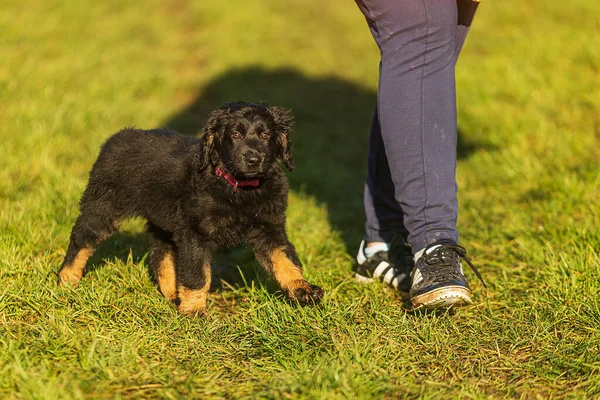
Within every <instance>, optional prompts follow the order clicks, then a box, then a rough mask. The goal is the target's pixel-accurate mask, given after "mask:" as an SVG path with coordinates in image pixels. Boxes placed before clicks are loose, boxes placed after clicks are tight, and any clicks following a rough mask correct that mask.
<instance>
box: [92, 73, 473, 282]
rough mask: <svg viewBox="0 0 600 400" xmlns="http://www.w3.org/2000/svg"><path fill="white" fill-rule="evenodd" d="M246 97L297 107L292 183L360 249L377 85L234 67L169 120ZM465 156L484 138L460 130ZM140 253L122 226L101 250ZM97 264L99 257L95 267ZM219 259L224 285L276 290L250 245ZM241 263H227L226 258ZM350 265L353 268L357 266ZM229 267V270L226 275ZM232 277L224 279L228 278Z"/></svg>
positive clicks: (188, 125)
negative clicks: (472, 138)
mask: <svg viewBox="0 0 600 400" xmlns="http://www.w3.org/2000/svg"><path fill="white" fill-rule="evenodd" d="M236 100H243V101H248V102H266V103H268V104H269V105H279V106H284V107H287V108H290V109H292V111H293V114H294V117H295V126H294V131H293V133H292V141H293V144H294V147H293V153H294V159H295V162H296V172H294V173H291V174H289V175H288V178H289V183H290V188H291V190H293V191H295V192H296V193H304V194H307V195H310V196H313V197H314V198H316V200H317V201H318V202H319V203H321V204H325V205H326V207H327V210H328V216H329V219H330V221H329V222H330V224H331V226H332V228H333V229H335V230H336V231H338V232H340V234H341V236H342V239H343V241H344V244H345V245H346V249H348V251H349V252H350V253H354V251H355V248H356V247H357V246H358V243H359V242H360V240H361V239H362V238H363V226H364V211H363V202H362V196H363V184H364V181H365V176H366V155H367V154H366V153H367V151H366V150H367V139H368V133H369V127H370V121H371V116H372V112H373V108H374V105H375V101H376V93H375V91H373V90H372V89H369V88H365V87H364V86H360V85H357V84H356V83H353V82H350V81H346V80H342V79H339V78H336V77H308V76H306V75H303V74H301V73H299V72H297V71H295V70H291V69H284V70H275V71H269V70H265V69H261V68H258V67H252V68H243V69H237V70H231V71H228V72H226V73H225V74H223V75H221V76H219V77H217V78H216V79H214V80H212V81H211V82H209V83H208V84H207V85H206V86H205V87H203V88H201V90H200V91H199V93H198V95H197V97H196V98H195V99H194V100H193V101H192V102H191V103H190V104H189V105H188V106H187V107H186V108H184V109H182V110H181V111H179V112H177V113H176V114H174V115H172V116H171V117H170V118H168V119H167V120H166V121H165V122H164V123H163V124H162V126H163V127H167V128H171V129H174V130H176V131H178V132H181V133H183V134H186V135H191V136H197V135H199V134H200V133H201V130H202V126H203V124H204V121H206V119H207V117H208V114H209V113H210V112H211V111H212V110H214V109H215V108H217V107H219V106H221V105H223V104H224V103H228V102H232V101H236ZM458 143H459V147H458V157H459V158H465V157H468V155H469V154H470V153H472V152H473V151H475V150H476V149H477V148H479V147H480V146H481V144H479V143H473V142H469V141H465V139H464V135H462V133H461V132H460V131H459V142H458ZM121 244H123V249H121V250H119V251H117V257H120V258H123V259H124V260H127V257H129V251H125V250H124V249H125V248H127V247H130V248H132V249H133V252H132V257H133V261H134V262H136V261H140V260H141V259H142V257H144V256H145V255H146V253H147V251H148V248H149V240H148V239H147V238H141V235H138V236H137V237H136V236H130V235H127V234H123V233H121V234H120V235H119V236H115V237H114V238H112V239H109V241H108V243H107V244H105V245H104V246H102V248H101V249H99V251H98V252H97V255H96V256H94V258H95V259H96V260H97V259H98V258H102V257H106V256H108V255H109V254H111V256H113V255H114V252H113V248H114V247H115V246H116V247H118V248H120V247H121ZM96 265H97V261H96V263H94V264H93V265H92V267H91V269H93V268H95V266H96ZM215 265H216V266H217V267H216V268H215V272H216V273H215V275H216V276H215V278H216V279H215V282H217V284H216V287H223V286H228V285H231V286H246V285H247V284H249V283H250V282H252V281H255V283H257V284H259V285H261V286H265V285H266V286H267V288H268V289H269V291H271V290H270V289H274V290H276V288H274V287H273V286H272V285H271V284H270V283H267V282H269V281H268V280H266V279H264V275H263V274H262V273H261V272H258V273H257V271H260V268H259V267H258V266H257V264H256V262H255V261H254V257H253V255H252V254H250V253H249V252H248V251H247V250H246V249H245V248H244V247H243V246H240V247H238V248H236V249H233V250H232V251H230V252H228V253H227V254H226V255H224V254H220V255H219V256H218V257H217V259H216V261H215ZM227 265H230V266H235V265H237V266H240V268H239V269H238V268H235V267H230V268H226V267H219V266H227ZM349 272H350V271H349ZM219 274H222V276H219ZM221 280H222V281H226V282H227V284H225V285H223V284H219V283H218V282H220V281H221Z"/></svg>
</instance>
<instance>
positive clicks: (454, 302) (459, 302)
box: [410, 286, 471, 310]
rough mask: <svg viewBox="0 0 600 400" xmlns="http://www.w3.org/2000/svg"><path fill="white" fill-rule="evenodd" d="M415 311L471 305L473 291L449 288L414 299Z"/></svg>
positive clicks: (412, 301)
mask: <svg viewBox="0 0 600 400" xmlns="http://www.w3.org/2000/svg"><path fill="white" fill-rule="evenodd" d="M410 300H411V303H412V306H413V309H415V310H417V309H421V308H425V309H428V310H438V309H444V308H450V307H460V306H465V305H467V304H471V291H470V290H469V289H467V288H464V287H462V286H447V287H443V288H439V289H435V290H432V291H431V292H427V293H424V294H421V295H419V296H416V297H413V298H412V299H410Z"/></svg>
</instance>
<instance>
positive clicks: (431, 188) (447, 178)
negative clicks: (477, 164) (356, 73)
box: [356, 0, 477, 252]
mask: <svg viewBox="0 0 600 400" xmlns="http://www.w3.org/2000/svg"><path fill="white" fill-rule="evenodd" d="M356 2H357V4H358V6H359V7H360V9H361V11H362V12H363V14H364V15H365V17H366V19H367V22H368V24H369V27H370V29H371V33H372V34H373V37H374V38H375V41H376V42H377V45H378V46H379V49H380V50H381V63H380V67H379V68H380V74H379V88H378V94H377V107H376V110H375V114H374V117H373V123H372V128H371V133H370V138H369V150H368V152H369V154H368V177H367V183H366V185H365V193H364V204H365V213H366V219H367V222H366V240H367V241H384V242H388V243H389V242H391V240H392V238H393V237H394V236H395V235H396V234H399V233H400V234H404V235H405V236H407V238H408V241H409V243H411V244H412V246H413V251H414V252H417V251H419V250H421V249H423V248H424V247H426V246H427V245H429V244H431V243H434V242H437V241H439V240H443V239H448V240H451V241H453V242H455V243H458V231H457V229H456V221H457V217H458V201H457V185H456V137H457V126H456V88H455V77H454V67H455V64H456V60H457V58H458V54H459V53H460V50H461V48H462V45H463V43H464V40H465V38H466V36H467V32H468V29H469V26H470V24H471V20H472V18H473V15H474V13H475V10H476V7H477V3H475V2H472V1H471V0H356Z"/></svg>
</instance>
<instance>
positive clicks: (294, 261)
mask: <svg viewBox="0 0 600 400" xmlns="http://www.w3.org/2000/svg"><path fill="white" fill-rule="evenodd" d="M248 245H249V246H250V248H251V249H252V250H253V251H254V254H255V255H256V259H257V260H258V262H259V263H260V264H261V265H262V266H263V268H265V269H266V270H267V271H268V272H269V273H270V274H271V275H272V276H273V277H274V278H275V280H276V281H277V283H278V284H279V286H280V287H281V289H282V290H283V291H284V292H285V293H286V294H287V296H288V297H289V298H290V299H291V300H293V301H297V302H298V303H299V304H300V305H303V306H304V305H309V304H317V303H318V302H319V301H320V300H321V298H322V297H323V290H322V289H321V288H320V287H318V286H317V285H312V284H310V283H309V282H308V281H307V280H306V279H304V276H303V275H302V263H301V262H300V259H299V258H298V254H297V253H296V249H295V248H294V245H292V244H291V243H290V242H289V240H288V238H287V234H286V233H285V230H284V229H283V228H281V227H279V226H274V225H271V226H263V227H261V228H259V229H255V230H254V231H252V232H251V233H250V235H249V236H248Z"/></svg>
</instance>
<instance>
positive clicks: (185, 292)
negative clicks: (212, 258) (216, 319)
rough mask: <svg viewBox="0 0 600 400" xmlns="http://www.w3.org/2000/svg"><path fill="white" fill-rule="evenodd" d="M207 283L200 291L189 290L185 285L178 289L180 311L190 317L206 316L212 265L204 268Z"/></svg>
mask: <svg viewBox="0 0 600 400" xmlns="http://www.w3.org/2000/svg"><path fill="white" fill-rule="evenodd" d="M203 268H204V276H205V279H206V283H205V284H204V286H203V287H202V288H200V289H188V288H186V287H185V286H183V285H179V286H178V287H177V294H178V296H179V301H180V303H179V311H180V312H181V313H183V314H185V315H189V316H202V315H206V298H207V295H208V290H209V289H210V280H211V273H210V264H208V265H205V266H203Z"/></svg>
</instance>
